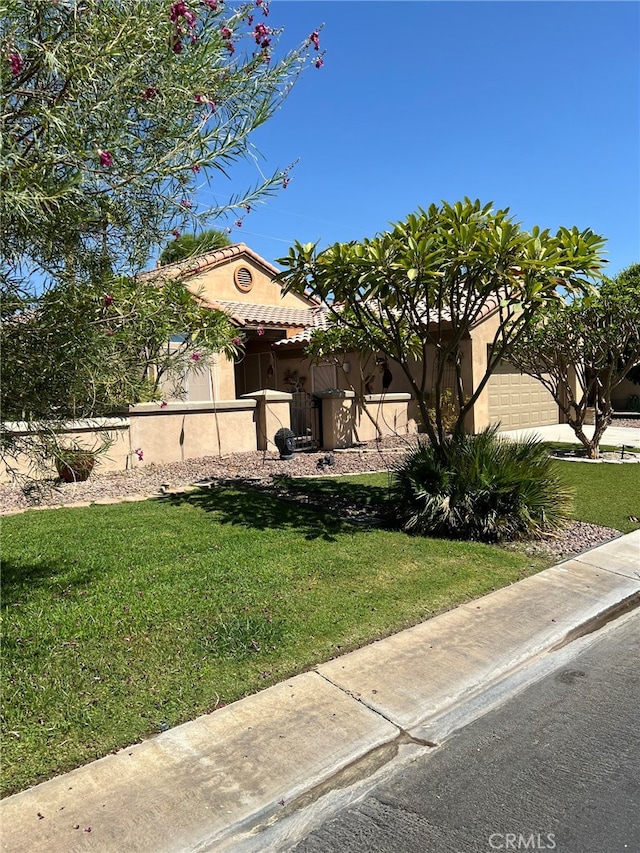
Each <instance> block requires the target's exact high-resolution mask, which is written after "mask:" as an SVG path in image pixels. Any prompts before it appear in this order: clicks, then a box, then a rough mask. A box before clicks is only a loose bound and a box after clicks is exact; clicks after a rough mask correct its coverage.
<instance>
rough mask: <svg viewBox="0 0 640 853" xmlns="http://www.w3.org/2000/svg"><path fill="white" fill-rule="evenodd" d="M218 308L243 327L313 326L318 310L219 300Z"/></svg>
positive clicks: (216, 304) (217, 302)
mask: <svg viewBox="0 0 640 853" xmlns="http://www.w3.org/2000/svg"><path fill="white" fill-rule="evenodd" d="M215 306H216V307H220V308H221V309H222V310H223V311H226V313H227V314H230V315H231V316H232V317H233V319H234V320H235V321H236V322H239V323H240V324H241V325H243V326H245V325H247V324H249V325H254V324H255V325H258V326H313V325H314V315H315V314H316V313H317V311H318V309H317V308H315V307H309V308H288V307H284V306H282V305H252V304H251V303H248V302H228V301H226V300H222V299H217V300H216V302H215Z"/></svg>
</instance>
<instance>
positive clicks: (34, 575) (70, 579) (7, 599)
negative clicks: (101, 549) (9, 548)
mask: <svg viewBox="0 0 640 853" xmlns="http://www.w3.org/2000/svg"><path fill="white" fill-rule="evenodd" d="M94 574H95V570H91V571H84V570H81V569H80V568H75V569H73V570H70V567H69V565H68V564H67V563H65V562H64V561H58V562H54V561H50V560H47V561H46V562H44V561H43V562H42V563H20V562H17V561H13V560H3V561H2V607H3V609H4V608H6V607H11V606H13V605H15V604H19V603H20V602H21V600H22V599H23V597H25V596H27V597H28V594H29V592H30V591H31V590H34V589H38V588H45V589H46V588H49V589H50V590H51V593H52V595H56V596H60V597H64V596H66V595H69V594H70V593H71V592H72V591H73V590H75V589H78V588H80V587H86V586H87V585H88V584H90V583H91V579H92V577H93V575H94Z"/></svg>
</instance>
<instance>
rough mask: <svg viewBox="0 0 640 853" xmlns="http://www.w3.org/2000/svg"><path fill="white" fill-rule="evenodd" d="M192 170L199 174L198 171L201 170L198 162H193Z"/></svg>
mask: <svg viewBox="0 0 640 853" xmlns="http://www.w3.org/2000/svg"><path fill="white" fill-rule="evenodd" d="M191 171H192V172H195V173H196V175H197V174H198V172H199V171H200V166H198V164H197V163H194V164H193V166H192V167H191Z"/></svg>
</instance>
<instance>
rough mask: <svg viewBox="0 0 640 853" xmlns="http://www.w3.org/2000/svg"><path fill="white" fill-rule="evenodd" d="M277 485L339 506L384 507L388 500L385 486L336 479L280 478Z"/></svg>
mask: <svg viewBox="0 0 640 853" xmlns="http://www.w3.org/2000/svg"><path fill="white" fill-rule="evenodd" d="M278 485H279V486H280V487H281V488H283V489H286V491H287V492H289V493H290V494H306V495H309V497H310V498H311V499H312V500H316V499H321V500H322V502H323V503H325V502H326V503H327V504H329V503H330V502H333V503H334V505H335V504H336V503H337V504H338V505H340V506H352V507H358V508H367V507H371V508H372V509H375V510H382V509H385V508H386V507H387V505H388V502H389V489H388V488H387V487H386V486H368V485H363V484H362V483H353V482H349V481H345V480H338V479H326V480H321V479H297V478H296V479H295V480H293V479H282V480H279V481H278Z"/></svg>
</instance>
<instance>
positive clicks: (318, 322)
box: [274, 308, 330, 347]
mask: <svg viewBox="0 0 640 853" xmlns="http://www.w3.org/2000/svg"><path fill="white" fill-rule="evenodd" d="M329 313H330V312H329V309H328V308H316V309H314V310H313V325H312V326H308V327H307V328H306V329H304V330H303V331H302V332H298V333H297V334H296V335H292V337H290V338H283V339H282V340H280V341H275V342H274V345H275V346H277V347H282V346H287V345H288V344H303V343H307V342H308V341H310V340H311V335H312V334H313V332H314V330H315V329H326V328H327V325H328V319H329Z"/></svg>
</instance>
